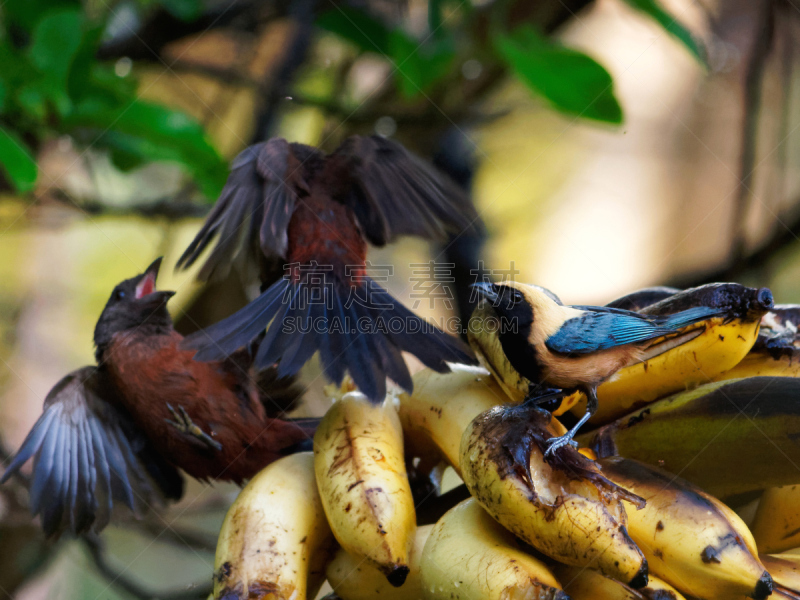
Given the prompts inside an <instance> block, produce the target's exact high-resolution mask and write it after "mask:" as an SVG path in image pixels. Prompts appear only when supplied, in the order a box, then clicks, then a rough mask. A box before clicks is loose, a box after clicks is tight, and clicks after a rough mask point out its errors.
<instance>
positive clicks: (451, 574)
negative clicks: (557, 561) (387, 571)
mask: <svg viewBox="0 0 800 600" xmlns="http://www.w3.org/2000/svg"><path fill="white" fill-rule="evenodd" d="M420 578H421V580H422V591H423V597H424V598H425V599H426V600H438V599H442V600H450V599H452V598H458V599H459V600H512V599H525V600H568V597H567V595H566V594H564V592H562V591H561V586H560V585H559V583H558V581H557V580H556V578H555V577H554V576H553V574H552V573H551V572H550V570H549V569H548V568H547V567H546V566H545V565H544V564H543V563H542V562H541V561H539V560H537V559H536V558H534V557H533V556H530V555H528V554H526V553H525V552H523V551H522V550H520V548H519V546H518V544H517V542H516V540H515V539H514V536H513V535H512V534H511V533H510V532H508V531H507V530H505V529H503V528H502V527H501V526H500V525H498V524H497V523H496V522H495V521H494V520H493V519H492V518H491V517H490V516H489V515H488V514H486V511H484V510H483V509H482V508H481V507H480V505H479V504H478V503H477V502H476V501H475V500H474V499H473V498H470V499H468V500H465V501H463V502H461V503H460V504H458V505H457V506H455V507H453V508H451V509H450V510H449V511H448V512H447V513H446V514H445V515H444V516H443V517H442V518H441V519H440V520H439V522H438V523H436V525H434V526H433V530H432V531H431V533H430V536H429V537H428V540H427V542H425V548H424V550H423V551H422V560H421V563H420Z"/></svg>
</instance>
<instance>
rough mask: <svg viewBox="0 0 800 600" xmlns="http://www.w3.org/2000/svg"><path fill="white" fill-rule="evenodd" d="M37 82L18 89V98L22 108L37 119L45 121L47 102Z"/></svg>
mask: <svg viewBox="0 0 800 600" xmlns="http://www.w3.org/2000/svg"><path fill="white" fill-rule="evenodd" d="M36 83H37V82H34V83H31V84H29V85H26V86H23V87H21V88H19V89H18V90H17V91H16V94H15V96H16V99H17V103H18V104H19V106H20V108H22V110H23V112H25V114H27V115H28V116H30V117H32V118H33V119H34V120H35V121H44V119H45V117H46V116H47V103H46V101H45V97H44V94H43V93H42V90H41V89H39V87H38V86H37V85H36Z"/></svg>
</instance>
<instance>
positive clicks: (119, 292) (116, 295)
mask: <svg viewBox="0 0 800 600" xmlns="http://www.w3.org/2000/svg"><path fill="white" fill-rule="evenodd" d="M124 297H125V292H123V291H122V290H117V291H116V292H114V300H122V299H123V298H124Z"/></svg>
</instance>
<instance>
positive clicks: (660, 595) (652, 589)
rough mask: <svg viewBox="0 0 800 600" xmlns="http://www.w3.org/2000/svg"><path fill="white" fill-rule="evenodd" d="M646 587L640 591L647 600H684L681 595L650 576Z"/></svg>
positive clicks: (662, 581)
mask: <svg viewBox="0 0 800 600" xmlns="http://www.w3.org/2000/svg"><path fill="white" fill-rule="evenodd" d="M649 579H650V580H649V581H648V582H647V587H646V588H642V589H641V590H640V591H641V592H642V594H644V596H645V598H647V600H686V598H685V597H684V595H683V594H681V593H680V592H679V591H678V590H676V589H675V588H674V587H672V586H671V585H670V584H668V583H667V582H666V581H664V580H663V579H659V578H658V577H655V576H654V575H652V574H651V575H650V578H649Z"/></svg>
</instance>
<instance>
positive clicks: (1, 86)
mask: <svg viewBox="0 0 800 600" xmlns="http://www.w3.org/2000/svg"><path fill="white" fill-rule="evenodd" d="M7 100H8V85H7V84H6V82H5V81H3V79H0V115H2V114H3V113H5V112H6V109H7V106H8V104H7Z"/></svg>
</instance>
